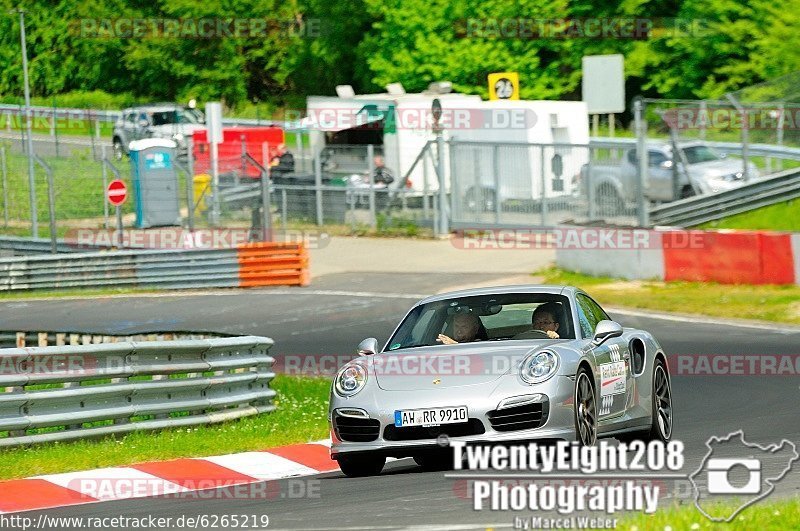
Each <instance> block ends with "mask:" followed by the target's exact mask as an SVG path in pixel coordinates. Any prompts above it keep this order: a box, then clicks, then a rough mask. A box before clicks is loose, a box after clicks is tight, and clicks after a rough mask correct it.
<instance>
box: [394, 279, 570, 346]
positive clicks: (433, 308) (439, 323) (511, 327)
mask: <svg viewBox="0 0 800 531" xmlns="http://www.w3.org/2000/svg"><path fill="white" fill-rule="evenodd" d="M537 309H538V311H537ZM534 312H535V313H536V326H534V324H533V318H534ZM534 329H539V330H543V331H541V332H533V330H534ZM546 330H553V331H555V332H556V333H557V334H558V339H575V327H574V326H573V322H572V312H571V310H570V306H569V299H568V298H567V297H565V296H563V295H557V294H550V293H512V294H503V295H482V296H472V297H463V298H454V299H445V300H441V301H435V302H429V303H427V304H421V305H419V306H416V307H415V308H414V309H413V310H412V311H411V312H410V313H409V314H408V316H406V318H405V319H404V320H403V322H402V323H401V324H400V326H399V327H398V328H397V331H396V332H395V333H394V335H393V336H392V338H391V339H390V340H389V343H388V345H389V347H388V350H399V349H404V348H412V347H422V346H426V347H427V346H434V345H441V344H443V341H442V340H441V337H440V335H443V336H447V337H448V338H451V339H453V340H454V341H456V342H460V343H463V342H471V341H505V340H522V339H542V340H549V341H552V340H554V339H555V338H551V337H548V335H547V333H546Z"/></svg>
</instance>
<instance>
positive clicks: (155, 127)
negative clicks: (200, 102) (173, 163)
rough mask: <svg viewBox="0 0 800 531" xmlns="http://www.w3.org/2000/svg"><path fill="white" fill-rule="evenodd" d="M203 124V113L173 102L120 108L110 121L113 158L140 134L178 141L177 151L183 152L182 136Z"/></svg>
mask: <svg viewBox="0 0 800 531" xmlns="http://www.w3.org/2000/svg"><path fill="white" fill-rule="evenodd" d="M203 128H205V116H204V115H203V113H202V112H201V111H200V110H198V109H194V108H191V107H184V106H182V105H177V104H175V103H155V104H152V105H144V106H140V107H131V108H128V109H123V111H122V114H121V115H120V117H119V119H118V120H117V122H116V123H115V124H114V136H113V140H112V142H113V144H114V158H116V159H117V160H120V159H122V157H123V156H124V155H127V154H128V153H129V149H128V146H129V145H130V143H131V142H133V141H134V140H141V139H143V138H168V139H170V140H174V141H175V143H176V144H177V145H178V154H179V155H186V148H187V142H186V138H187V137H188V136H191V135H192V133H194V131H196V130H197V129H203Z"/></svg>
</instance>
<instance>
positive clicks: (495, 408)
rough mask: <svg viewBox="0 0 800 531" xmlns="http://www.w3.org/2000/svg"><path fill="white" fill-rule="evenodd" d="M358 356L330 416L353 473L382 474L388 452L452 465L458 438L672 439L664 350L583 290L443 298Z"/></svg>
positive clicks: (424, 304)
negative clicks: (381, 343)
mask: <svg viewBox="0 0 800 531" xmlns="http://www.w3.org/2000/svg"><path fill="white" fill-rule="evenodd" d="M537 314H538V315H539V317H538V318H537V317H536V316H537ZM545 318H546V319H545ZM548 319H549V322H547V323H545V322H544V321H545V320H548ZM465 327H466V328H465ZM543 327H545V328H547V329H548V331H545V330H542V329H541V328H543ZM445 338H446V340H445ZM452 338H455V339H452ZM358 353H359V354H360V357H358V358H356V359H354V360H352V361H350V362H348V363H346V364H345V365H344V366H343V367H341V368H340V370H339V372H338V373H337V374H336V376H335V378H334V381H333V386H332V389H331V395H330V407H329V410H328V419H329V421H330V425H331V440H332V445H331V457H332V458H333V459H335V460H337V461H338V463H339V467H340V468H341V469H342V472H344V473H345V474H346V475H347V476H367V475H373V474H379V473H380V471H381V469H382V468H383V466H384V464H385V462H386V458H387V457H398V458H402V457H413V458H414V460H415V461H416V462H417V464H419V465H420V466H422V467H423V468H437V467H439V466H442V464H445V465H446V464H447V463H448V462H450V463H452V452H450V451H449V449H448V448H446V447H443V445H441V444H439V443H442V442H443V441H446V440H449V439H453V440H459V441H464V442H467V443H503V442H513V441H517V442H520V441H536V440H549V441H553V440H559V439H560V440H566V441H577V442H578V444H580V445H584V446H591V445H594V444H595V442H596V440H597V439H599V438H602V437H616V438H618V439H620V440H626V441H628V440H641V441H651V440H660V441H664V442H666V441H669V440H670V438H671V437H672V426H673V414H672V390H671V385H670V375H669V368H668V366H667V357H666V354H665V352H664V350H663V348H662V347H661V346H660V345H659V343H658V341H657V340H656V339H655V338H654V337H653V336H652V335H651V334H650V333H649V332H647V331H645V330H638V329H634V328H623V327H622V326H621V325H620V324H618V323H616V322H614V321H612V320H611V319H610V317H609V316H608V315H607V314H606V313H605V311H603V309H602V308H601V307H600V306H599V305H598V304H597V303H596V302H595V301H594V300H593V299H592V298H591V297H589V295H587V294H586V293H585V292H583V291H582V290H580V289H577V288H574V287H570V286H505V287H502V288H478V289H469V290H463V291H458V292H451V293H444V294H440V295H434V296H432V297H428V298H426V299H424V300H421V301H420V302H418V303H417V304H416V305H414V307H413V308H411V310H410V311H409V312H408V314H407V315H406V316H405V318H404V319H403V320H402V322H401V323H400V324H399V326H398V327H397V328H396V329H395V331H394V332H393V333H392V336H391V338H390V339H389V341H387V342H386V344H385V345H384V347H383V348H380V347H379V346H378V341H377V340H376V339H375V338H368V339H365V340H364V341H362V342H361V344H360V345H359V346H358ZM456 367H458V368H457V369H456Z"/></svg>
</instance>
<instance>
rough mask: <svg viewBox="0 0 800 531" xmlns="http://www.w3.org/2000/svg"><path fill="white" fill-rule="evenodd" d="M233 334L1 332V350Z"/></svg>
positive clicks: (180, 332)
mask: <svg viewBox="0 0 800 531" xmlns="http://www.w3.org/2000/svg"><path fill="white" fill-rule="evenodd" d="M230 336H231V334H220V333H217V332H182V331H170V332H137V333H133V334H107V333H103V334H97V333H90V332H85V331H84V332H74V331H70V332H60V331H52V330H51V331H47V332H37V331H21V332H8V331H0V349H2V348H25V347H27V346H30V347H47V346H59V347H63V346H65V345H73V346H74V345H98V344H100V343H124V342H132V341H133V342H137V343H138V342H141V341H177V340H182V339H213V338H218V337H230Z"/></svg>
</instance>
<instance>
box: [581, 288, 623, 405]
mask: <svg viewBox="0 0 800 531" xmlns="http://www.w3.org/2000/svg"><path fill="white" fill-rule="evenodd" d="M575 299H576V303H577V307H578V320H579V322H580V327H581V333H582V334H583V337H584V338H585V339H589V340H591V338H592V336H593V335H594V330H595V328H596V327H597V323H599V322H600V321H602V320H611V319H610V318H609V317H608V314H606V312H604V311H603V309H602V308H601V307H600V305H599V304H597V303H596V302H595V301H594V300H592V299H591V298H590V297H589V296H588V295H585V294H583V293H579V294H577V295H576V297H575ZM590 346H591V347H592V355H593V356H594V360H595V365H596V367H597V372H598V374H596V375H595V380H596V382H597V386H598V389H597V401H598V403H597V407H598V410H597V416H598V419H599V420H604V419H609V418H614V417H616V416H619V415H622V414H623V413H624V412H625V411H626V410H627V408H628V404H629V403H630V402H629V397H630V395H631V393H632V386H633V375H632V374H631V367H630V349H629V347H628V345H627V343H626V341H625V340H624V339H623V338H622V337H614V338H611V339H608V340H606V341H605V342H603V344H602V345H599V346H594V345H593V344H591V343H590Z"/></svg>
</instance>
